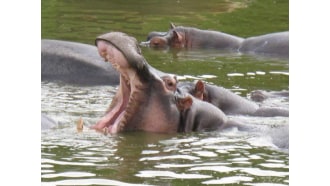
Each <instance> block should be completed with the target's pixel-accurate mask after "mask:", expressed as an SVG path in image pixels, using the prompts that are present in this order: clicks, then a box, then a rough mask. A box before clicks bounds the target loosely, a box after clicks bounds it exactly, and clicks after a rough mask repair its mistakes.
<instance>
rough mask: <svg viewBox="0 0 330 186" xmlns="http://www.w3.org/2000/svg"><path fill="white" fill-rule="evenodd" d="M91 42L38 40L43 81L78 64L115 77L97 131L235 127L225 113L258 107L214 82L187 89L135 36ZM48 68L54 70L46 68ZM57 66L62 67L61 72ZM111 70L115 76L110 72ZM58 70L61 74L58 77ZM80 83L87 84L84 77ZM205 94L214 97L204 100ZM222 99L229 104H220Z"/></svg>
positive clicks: (113, 35) (112, 36)
mask: <svg viewBox="0 0 330 186" xmlns="http://www.w3.org/2000/svg"><path fill="white" fill-rule="evenodd" d="M95 44H96V46H97V49H96V48H95V47H92V46H90V45H84V44H79V43H74V42H63V41H55V40H52V41H51V40H43V41H42V56H43V57H42V64H43V65H42V66H43V67H42V68H44V69H47V70H44V71H45V72H47V73H50V74H52V76H51V77H52V78H48V79H47V80H57V79H60V80H63V79H65V77H70V74H68V73H69V72H77V71H78V72H79V69H80V66H81V67H82V69H85V68H86V69H85V70H87V68H88V67H91V68H92V69H93V68H95V69H98V70H100V71H98V70H96V71H92V72H94V73H97V72H101V71H104V72H108V73H109V76H113V77H114V79H115V80H116V79H117V80H118V79H119V80H120V83H119V88H118V92H117V93H116V95H115V97H114V98H113V99H112V103H111V105H110V107H109V109H108V111H107V113H106V115H105V116H104V117H103V118H101V120H100V121H99V122H97V124H95V125H93V126H92V128H94V129H96V130H102V131H104V130H106V131H108V132H110V133H117V132H120V131H129V130H144V131H150V132H166V133H171V132H189V131H200V130H217V129H222V128H227V127H230V126H240V124H239V123H238V122H235V121H233V120H229V119H228V118H227V116H226V115H225V113H228V114H249V113H254V112H255V111H256V110H258V109H259V107H258V106H257V105H254V104H250V103H248V104H246V103H245V102H246V100H245V99H244V98H242V97H240V96H238V95H236V94H234V93H231V92H229V91H228V93H225V94H223V93H222V92H226V91H227V90H226V91H225V89H221V88H220V89H219V87H216V86H209V85H205V87H206V88H205V90H203V91H202V92H199V93H198V92H196V91H195V92H191V89H193V90H196V89H195V87H196V85H195V84H193V83H192V84H191V83H182V84H181V83H177V82H176V79H175V78H174V77H173V76H171V75H168V74H166V73H163V72H160V71H158V70H157V69H154V68H152V67H151V66H150V65H149V64H148V63H147V61H146V60H145V58H144V57H143V56H142V54H141V51H140V48H139V46H138V43H137V41H136V39H135V38H133V37H130V36H128V35H126V34H123V33H119V32H112V33H108V34H104V35H101V36H99V37H98V38H97V39H96V41H95ZM79 49H81V50H79ZM52 50H54V51H52ZM66 50H67V51H66ZM93 52H96V53H97V52H98V53H99V55H100V56H102V58H103V59H102V58H97V57H95V56H94V55H93V54H92V53H93ZM89 54H91V55H89ZM90 56H93V57H92V58H91V57H90ZM53 58H54V59H53ZM91 59H93V60H91ZM95 59H97V60H95ZM89 60H90V61H89ZM104 60H105V61H108V62H110V63H111V64H112V66H111V65H110V67H109V66H103V65H100V64H98V65H94V63H100V61H104ZM86 61H87V64H86ZM102 64H109V63H102ZM48 66H50V68H48ZM52 68H53V70H50V69H52ZM61 69H64V70H65V73H64V75H63V73H62V72H61ZM67 69H69V70H67ZM114 69H115V70H117V71H118V72H119V75H118V74H117V73H113V72H114ZM83 72H84V71H83ZM47 73H44V74H47ZM89 73H90V72H89ZM116 74H117V76H116ZM62 75H63V76H65V77H61V76H62ZM71 75H72V76H75V75H76V76H78V77H76V78H73V79H75V80H79V78H83V77H82V76H84V74H81V73H74V74H71ZM94 75H96V76H97V78H96V79H101V78H102V76H103V74H101V76H98V75H97V74H93V73H90V74H88V76H89V78H91V79H93V78H94V77H93V76H94ZM118 76H119V78H118ZM46 77H47V76H46ZM105 77H106V76H105ZM44 79H45V78H43V79H42V80H44ZM64 82H68V83H71V82H74V83H76V82H75V81H72V80H70V81H66V80H64ZM80 83H82V84H84V83H85V84H86V80H83V81H82V82H80ZM93 83H95V84H98V83H99V81H94V80H93V81H91V82H88V84H93ZM110 83H111V82H110ZM110 83H109V84H110ZM187 85H189V86H187ZM219 90H221V91H220V92H219ZM198 91H200V90H198ZM211 95H212V96H211ZM233 95H235V96H233ZM192 96H195V97H196V98H193V97H192ZM201 96H202V97H201ZM231 96H232V97H231ZM207 97H208V98H211V97H212V98H213V99H204V98H207ZM219 99H220V100H221V101H220V102H219ZM202 100H203V101H202ZM212 100H213V101H212ZM226 101H227V102H228V104H224V103H226ZM210 103H212V104H213V105H212V104H210ZM251 105H252V106H251ZM232 106H234V107H232ZM217 107H218V108H217ZM250 107H251V108H250ZM219 108H220V109H219ZM246 110H252V111H253V112H246ZM210 111H212V112H210ZM271 112H273V111H270V113H271ZM251 115H253V114H251ZM273 115H274V114H273ZM283 115H285V114H282V116H283ZM287 115H288V111H287ZM287 115H285V116H287ZM264 116H268V115H267V114H266V115H264ZM42 121H45V120H43V119H42Z"/></svg>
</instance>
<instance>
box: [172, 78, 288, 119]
mask: <svg viewBox="0 0 330 186" xmlns="http://www.w3.org/2000/svg"><path fill="white" fill-rule="evenodd" d="M177 87H178V89H179V90H180V91H181V92H188V93H190V94H191V95H193V96H194V97H196V98H198V99H200V100H203V101H206V102H209V103H211V104H212V105H214V106H216V107H218V108H219V109H220V110H222V111H223V112H224V113H225V114H228V115H251V116H261V117H273V116H284V117H288V116H289V110H288V109H284V108H277V107H259V106H258V105H257V104H256V103H255V102H253V101H250V100H248V99H245V98H243V97H241V96H239V95H237V94H235V93H233V92H231V91H230V90H228V89H225V88H223V87H219V86H215V85H209V84H206V83H203V82H202V81H197V82H196V83H192V82H179V83H178V85H177Z"/></svg>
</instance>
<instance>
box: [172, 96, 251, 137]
mask: <svg viewBox="0 0 330 186" xmlns="http://www.w3.org/2000/svg"><path fill="white" fill-rule="evenodd" d="M176 104H177V107H178V109H179V111H180V112H181V118H180V126H179V129H178V131H179V132H196V131H215V130H223V129H227V128H231V127H237V128H238V129H239V130H247V129H248V127H247V126H244V125H242V124H240V123H239V122H237V121H235V120H232V119H229V118H228V117H227V116H226V115H225V114H224V113H223V112H222V111H221V110H220V109H218V108H217V107H215V106H214V105H211V104H209V103H208V102H205V101H201V100H199V99H197V98H194V97H193V96H191V95H189V94H181V95H179V96H177V97H176Z"/></svg>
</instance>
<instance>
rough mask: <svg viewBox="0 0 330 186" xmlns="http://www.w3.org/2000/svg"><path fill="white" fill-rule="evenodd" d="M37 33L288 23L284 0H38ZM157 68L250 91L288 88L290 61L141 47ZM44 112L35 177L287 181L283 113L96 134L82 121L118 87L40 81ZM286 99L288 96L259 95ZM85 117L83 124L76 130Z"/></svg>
mask: <svg viewBox="0 0 330 186" xmlns="http://www.w3.org/2000/svg"><path fill="white" fill-rule="evenodd" d="M41 16H42V17H41V27H42V30H41V38H42V39H58V40H67V41H75V42H81V43H87V44H92V45H93V44H94V39H95V38H96V37H97V36H98V35H101V34H103V33H106V32H109V31H120V32H125V33H127V34H129V35H131V36H133V37H135V38H136V39H137V40H138V41H144V40H145V39H146V36H147V34H148V33H149V32H150V31H167V30H168V29H169V23H170V22H173V23H174V24H176V25H182V26H191V27H197V28H200V29H209V30H218V31H222V32H225V33H229V34H232V35H237V36H241V37H250V36H256V35H261V34H267V33H272V32H278V31H287V30H289V19H288V16H289V1H288V0H286V1H276V0H262V1H261V0H237V1H227V0H220V1H219V0H211V1H206V2H201V1H196V0H192V1H182V0H179V1H178V0H175V1H154V0H147V1H133V0H128V1H119V0H94V1H87V0H83V1H81V0H79V1H78V0H70V1H69V0H47V1H46V0H42V1H41ZM142 53H143V55H144V56H145V58H146V59H147V61H148V62H149V63H150V64H151V65H152V66H153V67H155V68H157V69H159V70H161V71H164V72H168V73H172V74H177V75H178V77H179V79H180V80H195V79H202V80H204V81H206V82H208V83H212V84H215V85H218V86H223V87H225V88H227V89H230V90H232V91H233V92H235V93H237V94H239V95H241V96H243V97H246V98H247V99H248V98H249V93H250V92H251V91H252V90H256V89H260V90H266V91H281V90H289V60H288V59H281V58H269V57H262V56H252V55H243V54H237V53H219V52H217V51H181V52H179V53H175V52H173V51H160V50H153V49H149V48H142ZM41 91H42V92H41V111H42V112H43V113H45V114H47V115H48V116H50V117H51V118H53V119H54V120H56V121H57V122H58V127H56V128H55V129H51V130H43V131H42V134H41V182H42V185H139V184H146V185H208V184H215V185H289V149H288V148H289V147H288V146H289V144H288V143H289V134H288V132H289V129H288V125H289V118H287V117H272V118H261V117H250V116H235V117H237V118H239V119H241V120H245V121H248V123H252V124H253V125H256V126H258V128H259V131H256V132H253V133H248V132H242V131H237V130H236V129H232V130H228V131H224V132H201V133H190V134H175V135H165V134H151V133H145V132H128V133H121V134H117V135H102V134H100V133H97V132H95V131H92V130H89V129H88V126H90V125H92V124H94V123H95V122H97V121H98V119H99V118H100V117H102V115H103V114H104V112H105V110H106V109H107V107H108V105H109V104H110V102H111V99H112V97H113V95H114V92H115V91H116V86H96V87H79V86H73V85H65V84H61V83H50V82H42V83H41ZM263 104H265V105H269V106H280V107H284V108H289V100H288V98H281V97H280V98H274V99H270V100H268V101H266V102H265V103H263ZM79 118H83V120H84V122H85V126H86V127H85V129H84V131H83V132H82V133H78V132H77V131H76V128H75V125H76V122H77V121H78V120H79Z"/></svg>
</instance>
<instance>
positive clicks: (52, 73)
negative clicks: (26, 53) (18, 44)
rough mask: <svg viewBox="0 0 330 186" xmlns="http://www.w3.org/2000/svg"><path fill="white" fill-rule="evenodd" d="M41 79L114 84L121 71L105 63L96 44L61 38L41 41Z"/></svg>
mask: <svg viewBox="0 0 330 186" xmlns="http://www.w3.org/2000/svg"><path fill="white" fill-rule="evenodd" d="M41 80H42V81H61V82H64V83H69V84H79V85H112V84H118V83H119V74H118V72H116V71H115V70H114V69H113V67H112V66H111V65H110V64H108V63H104V60H103V59H102V58H101V57H100V56H99V55H98V54H97V49H96V47H95V46H92V45H87V44H82V43H76V42H69V41H59V40H48V39H43V40H41Z"/></svg>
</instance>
